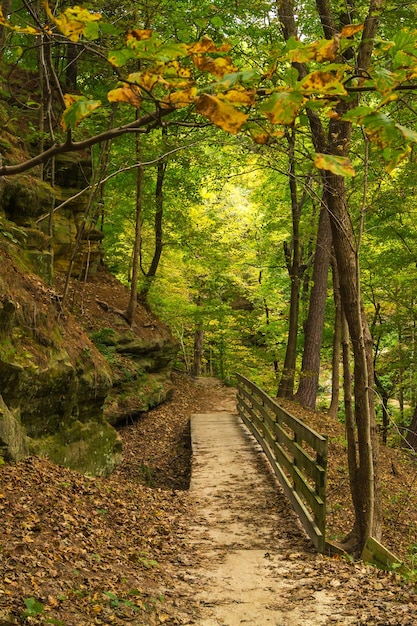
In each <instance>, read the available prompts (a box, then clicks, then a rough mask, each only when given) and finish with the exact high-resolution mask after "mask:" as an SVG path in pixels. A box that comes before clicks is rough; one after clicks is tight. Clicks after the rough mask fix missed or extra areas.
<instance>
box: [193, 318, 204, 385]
mask: <svg viewBox="0 0 417 626" xmlns="http://www.w3.org/2000/svg"><path fill="white" fill-rule="evenodd" d="M203 350H204V330H203V324H202V323H201V322H199V323H198V325H197V328H196V330H195V333H194V357H193V364H192V366H191V376H195V377H197V376H201V370H202V363H203Z"/></svg>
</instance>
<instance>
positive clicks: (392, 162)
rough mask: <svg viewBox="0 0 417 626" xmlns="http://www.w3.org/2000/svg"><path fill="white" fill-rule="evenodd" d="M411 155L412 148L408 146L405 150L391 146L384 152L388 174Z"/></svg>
mask: <svg viewBox="0 0 417 626" xmlns="http://www.w3.org/2000/svg"><path fill="white" fill-rule="evenodd" d="M409 154H410V147H409V146H406V148H405V150H404V149H399V148H394V147H392V146H389V147H388V148H385V150H383V151H382V156H383V157H384V160H385V162H386V166H385V169H386V170H387V172H388V173H391V172H392V171H393V170H394V169H395V168H396V167H397V165H398V164H399V163H401V161H403V160H404V159H405V157H406V156H408V155H409Z"/></svg>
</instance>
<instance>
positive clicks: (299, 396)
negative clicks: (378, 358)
mask: <svg viewBox="0 0 417 626" xmlns="http://www.w3.org/2000/svg"><path fill="white" fill-rule="evenodd" d="M331 246H332V230H331V227H330V220H329V214H328V211H327V206H326V205H324V206H323V207H322V209H321V211H320V218H319V226H318V231H317V242H316V253H315V260H314V269H313V286H312V288H311V294H310V306H309V309H308V316H307V321H306V325H305V330H304V349H303V360H302V365H301V374H300V384H299V387H298V391H297V393H296V396H295V399H296V400H297V401H298V402H299V403H300V404H301V405H302V406H305V407H308V408H311V409H315V408H316V398H317V388H318V382H319V374H320V353H321V344H322V338H323V324H324V313H325V307H326V300H327V278H328V273H329V264H330V251H331Z"/></svg>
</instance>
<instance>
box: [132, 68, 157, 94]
mask: <svg viewBox="0 0 417 626" xmlns="http://www.w3.org/2000/svg"><path fill="white" fill-rule="evenodd" d="M158 79H159V74H158V73H154V72H153V71H152V70H146V71H145V72H134V73H133V74H129V76H128V77H127V80H128V82H129V83H136V84H137V85H140V86H141V87H143V88H144V89H146V90H147V91H151V90H152V88H153V87H154V86H155V84H156V83H157V82H158Z"/></svg>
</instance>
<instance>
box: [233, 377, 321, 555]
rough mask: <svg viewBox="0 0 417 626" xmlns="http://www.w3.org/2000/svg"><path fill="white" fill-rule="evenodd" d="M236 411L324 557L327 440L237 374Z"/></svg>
mask: <svg viewBox="0 0 417 626" xmlns="http://www.w3.org/2000/svg"><path fill="white" fill-rule="evenodd" d="M237 378H238V394H237V408H238V411H239V414H240V416H241V418H242V419H243V421H244V423H245V424H246V425H247V427H248V428H249V429H250V431H251V432H252V433H253V434H254V436H255V437H256V439H257V440H258V442H259V443H260V445H261V446H262V448H263V450H264V452H265V454H266V455H267V457H268V459H269V462H270V463H271V466H272V468H273V470H274V472H275V474H276V476H277V478H278V480H279V482H280V483H281V485H282V488H283V490H284V492H285V493H286V495H287V496H288V498H289V499H290V501H291V504H292V506H293V508H294V509H295V511H296V513H297V515H298V517H299V518H300V521H301V523H302V524H303V526H304V528H305V530H306V531H307V533H308V535H309V537H310V538H311V540H312V542H313V543H314V545H315V547H316V549H317V550H318V551H319V552H324V551H325V529H326V465H327V438H326V437H323V436H322V435H319V434H318V433H316V432H315V431H314V430H312V429H311V428H309V427H308V426H306V425H305V424H303V422H301V421H300V420H299V419H297V418H296V417H294V416H293V415H291V414H290V413H288V412H287V411H286V410H284V409H283V408H282V407H281V406H280V405H279V404H278V403H277V402H275V401H274V400H272V398H270V397H269V396H268V395H267V394H266V393H265V392H264V391H262V390H261V389H260V388H259V387H257V386H256V385H255V384H254V383H252V382H251V381H250V380H248V379H247V378H244V377H243V376H241V375H240V374H238V375H237Z"/></svg>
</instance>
